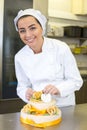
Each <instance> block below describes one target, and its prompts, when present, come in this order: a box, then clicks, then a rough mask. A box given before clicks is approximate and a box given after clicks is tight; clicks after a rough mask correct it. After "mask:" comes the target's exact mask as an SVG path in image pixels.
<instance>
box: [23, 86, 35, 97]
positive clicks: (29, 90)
mask: <svg viewBox="0 0 87 130" xmlns="http://www.w3.org/2000/svg"><path fill="white" fill-rule="evenodd" d="M33 93H34V90H33V89H31V88H28V89H27V91H26V93H25V97H26V99H27V100H30V98H31V97H32V95H33Z"/></svg>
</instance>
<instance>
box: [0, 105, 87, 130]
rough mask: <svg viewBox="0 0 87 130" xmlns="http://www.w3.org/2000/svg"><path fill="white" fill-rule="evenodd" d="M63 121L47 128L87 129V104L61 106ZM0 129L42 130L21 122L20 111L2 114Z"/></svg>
mask: <svg viewBox="0 0 87 130" xmlns="http://www.w3.org/2000/svg"><path fill="white" fill-rule="evenodd" d="M60 109H61V111H62V122H61V123H60V124H58V125H56V126H52V127H46V128H44V129H45V130H87V104H81V105H76V106H75V107H74V106H70V107H64V108H60ZM0 130H42V128H36V127H32V126H29V125H25V124H23V123H21V122H20V113H9V114H1V115H0Z"/></svg>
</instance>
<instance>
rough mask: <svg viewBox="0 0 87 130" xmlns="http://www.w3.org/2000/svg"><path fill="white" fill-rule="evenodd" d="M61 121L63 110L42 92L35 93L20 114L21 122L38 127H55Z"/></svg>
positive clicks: (49, 96) (48, 95)
mask: <svg viewBox="0 0 87 130" xmlns="http://www.w3.org/2000/svg"><path fill="white" fill-rule="evenodd" d="M61 119H62V118H61V110H60V109H59V108H58V107H57V106H56V101H55V100H54V99H52V97H51V95H50V94H43V93H42V91H40V92H34V94H33V96H32V97H31V99H30V100H29V103H28V104H26V105H25V106H24V107H23V108H22V109H21V112H20V120H21V122H23V123H25V124H29V125H32V126H36V127H42V128H44V127H47V126H53V125H56V124H58V123H60V122H61Z"/></svg>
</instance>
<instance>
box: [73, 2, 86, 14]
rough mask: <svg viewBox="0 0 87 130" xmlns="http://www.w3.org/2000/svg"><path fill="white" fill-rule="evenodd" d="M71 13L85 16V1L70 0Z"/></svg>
mask: <svg viewBox="0 0 87 130" xmlns="http://www.w3.org/2000/svg"><path fill="white" fill-rule="evenodd" d="M72 13H73V14H79V15H85V14H87V0H72Z"/></svg>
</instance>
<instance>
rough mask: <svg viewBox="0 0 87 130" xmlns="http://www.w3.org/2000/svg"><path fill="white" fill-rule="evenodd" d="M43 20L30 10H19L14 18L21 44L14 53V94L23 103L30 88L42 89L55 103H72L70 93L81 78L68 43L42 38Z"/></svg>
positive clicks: (30, 91) (37, 13) (76, 87)
mask: <svg viewBox="0 0 87 130" xmlns="http://www.w3.org/2000/svg"><path fill="white" fill-rule="evenodd" d="M46 22H47V20H46V18H45V16H44V15H43V14H41V12H40V11H38V10H34V9H26V10H21V11H19V12H18V14H17V16H16V17H15V19H14V24H15V27H16V30H17V31H18V33H19V36H20V39H21V40H22V42H23V43H24V44H25V46H24V47H23V48H22V49H21V50H20V51H19V52H18V53H17V54H16V55H15V71H16V77H17V81H18V85H17V94H18V96H19V97H20V98H21V99H22V100H23V101H25V102H26V103H27V102H28V100H29V99H30V97H31V96H32V94H33V92H34V91H42V92H43V93H45V94H48V93H50V94H51V95H53V97H54V98H55V99H56V100H57V105H58V106H69V105H75V94H74V92H75V91H76V90H79V89H80V88H81V86H82V83H83V80H82V78H81V76H80V73H79V70H78V68H77V64H76V61H75V58H74V56H73V54H72V52H71V51H70V49H69V47H68V45H67V44H66V43H64V42H62V41H59V40H56V39H51V38H46V37H44V34H45V30H46Z"/></svg>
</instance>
